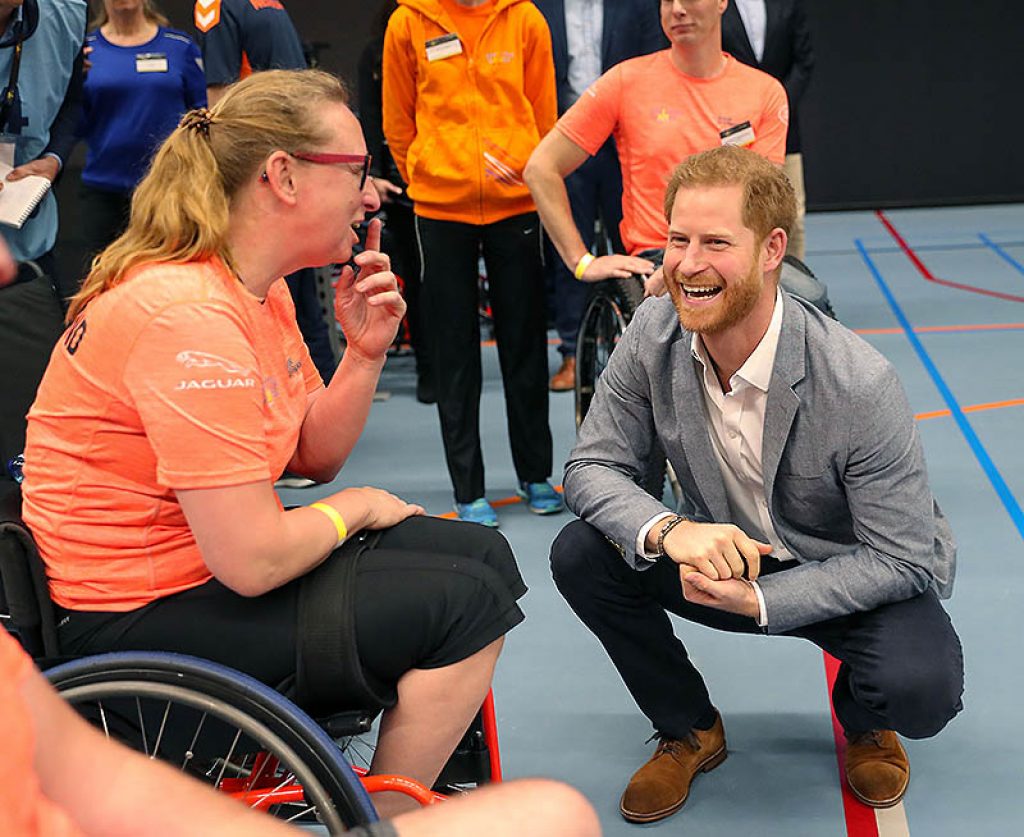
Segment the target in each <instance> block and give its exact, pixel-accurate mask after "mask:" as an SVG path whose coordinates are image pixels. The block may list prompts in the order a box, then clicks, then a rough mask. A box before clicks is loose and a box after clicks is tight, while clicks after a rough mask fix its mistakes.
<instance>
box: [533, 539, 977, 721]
mask: <svg viewBox="0 0 1024 837" xmlns="http://www.w3.org/2000/svg"><path fill="white" fill-rule="evenodd" d="M551 570H552V574H553V575H554V578H555V584H556V585H557V587H558V589H559V591H560V592H561V593H562V595H563V596H564V597H565V599H566V601H567V602H568V603H569V605H570V606H571V607H572V609H573V610H574V611H575V612H576V615H577V616H579V618H580V619H581V620H582V621H583V623H584V624H585V625H586V626H587V627H588V628H590V630H591V631H593V632H594V634H595V635H596V636H597V638H598V639H599V640H600V641H601V644H602V645H603V646H604V648H605V650H606V651H607V652H608V655H609V656H610V657H611V659H612V662H613V663H614V664H615V667H616V668H617V669H618V671H619V674H620V675H621V676H622V679H623V680H624V681H625V683H626V687H627V688H628V689H629V692H630V694H631V695H632V696H633V699H634V700H636V702H637V705H638V706H639V707H640V709H641V711H642V712H643V713H644V714H645V715H646V716H647V717H648V718H650V719H651V722H652V723H653V724H654V727H655V729H656V730H658V731H659V732H662V733H664V734H665V735H668V736H669V737H672V738H681V737H683V736H684V735H685V734H686V733H687V732H688V731H689V730H690V729H691V728H692V727H693V724H694V721H695V720H696V719H698V718H700V717H701V716H702V715H705V714H706V713H707V712H708V710H709V709H710V708H711V706H712V704H711V698H710V696H709V695H708V690H707V686H706V685H705V684H704V679H703V678H702V677H701V675H700V673H699V672H698V671H697V669H696V668H695V667H694V665H693V663H692V662H690V659H689V657H688V656H687V653H686V648H685V647H684V646H683V644H682V643H681V642H680V641H679V639H678V638H677V637H676V636H675V633H674V632H673V630H672V623H671V622H670V620H669V618H668V613H667V612H666V611H668V612H671V613H675V614H677V615H678V616H682V617H683V618H684V619H689V620H691V621H693V622H698V623H700V624H702V625H706V626H708V627H711V628H718V629H720V630H725V631H733V632H737V633H759V632H760V628H758V627H757V625H756V623H755V621H754V620H753V619H749V618H747V617H744V616H738V615H736V614H731V613H725V612H723V611H720V610H716V609H714V608H709V607H704V606H702V605H696V604H691V603H690V602H687V601H686V600H685V599H684V598H683V594H682V588H681V585H680V581H679V570H678V565H677V564H675V563H674V562H673V561H672V560H671V559H669V558H662V559H661V560H660V561H658V563H657V564H655V565H654V566H652V567H651V568H650V569H648V570H643V571H637V570H634V569H633V568H632V567H630V566H629V565H627V564H626V562H625V561H624V560H623V558H622V556H621V555H619V553H618V551H617V550H616V549H615V548H614V547H613V546H612V545H611V544H610V543H609V542H608V541H607V540H606V539H605V538H604V536H603V535H601V533H600V532H599V531H598V530H597V529H595V528H594V527H592V526H590V525H589V524H588V523H584V522H583V521H579V520H577V521H574V522H572V523H570V524H569V525H568V526H566V527H565V528H564V529H563V530H562V531H561V533H560V534H559V535H558V537H557V538H556V539H555V542H554V544H553V545H552V548H551ZM785 571H786V565H785V564H780V563H779V562H778V561H775V560H774V559H771V558H768V559H765V560H764V563H763V569H762V572H763V573H770V572H785ZM768 620H769V623H770V622H771V613H770V612H769V614H768ZM783 635H784V636H795V637H802V638H803V639H808V640H810V641H811V642H813V643H814V644H815V645H817V646H818V647H820V648H822V649H824V650H825V651H827V652H828V653H829V654H831V655H832V656H833V657H835V658H836V659H838V660H840V662H841V666H840V669H839V675H838V677H837V678H836V683H835V687H834V688H833V691H832V701H833V705H834V706H835V710H836V715H837V717H838V718H839V720H840V722H841V723H842V725H843V728H844V729H845V730H846V731H847V732H848V733H858V732H866V731H868V730H872V729H892V730H896V731H897V732H898V733H900V734H901V735H904V736H906V737H907V738H928V737H930V736H933V735H935V734H936V733H938V732H939V731H940V730H941V729H942V728H943V727H944V726H945V725H946V724H947V723H948V722H949V721H950V720H951V719H952V718H953V717H954V716H955V715H956V714H957V712H959V711H960V709H961V708H962V705H961V702H960V697H961V695H962V693H963V682H964V680H963V677H964V675H963V656H962V653H961V649H960V641H959V639H958V638H957V635H956V633H955V631H954V630H953V626H952V624H951V623H950V621H949V616H947V615H946V612H945V610H944V609H943V608H942V605H941V604H940V603H939V601H938V599H937V598H936V596H935V593H934V592H932V591H931V590H929V591H927V592H926V593H923V594H922V595H920V596H917V597H915V598H913V599H908V600H906V601H902V602H897V603H894V604H888V605H883V606H882V607H879V608H876V609H875V610H871V611H867V612H863V613H853V614H850V615H848V616H841V617H838V618H835V619H829V620H826V621H824V622H817V623H814V624H811V625H805V626H804V627H802V628H798V629H796V630H793V631H789V632H787V633H786V634H783Z"/></svg>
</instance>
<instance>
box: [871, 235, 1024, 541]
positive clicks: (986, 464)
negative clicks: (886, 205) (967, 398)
mask: <svg viewBox="0 0 1024 837" xmlns="http://www.w3.org/2000/svg"><path fill="white" fill-rule="evenodd" d="M853 243H854V246H855V247H856V248H857V250H858V251H860V255H861V258H863V259H864V262H865V263H866V264H867V266H868V270H870V271H871V275H872V276H874V278H875V282H877V283H878V287H879V289H880V290H881V291H882V296H884V297H885V301H886V302H888V303H889V307H890V308H891V309H892V313H893V314H894V315H895V317H896V319H897V321H898V322H899V324H900V326H901V327H902V328H903V331H904V333H905V334H906V335H907V340H909V341H910V345H911V346H913V347H914V351H915V352H917V356H918V358H919V359H920V360H921V363H922V364H923V365H924V368H925V371H927V372H928V375H929V376H930V377H931V379H932V382H933V383H934V384H935V387H936V388H937V389H938V390H939V394H940V395H941V396H942V400H943V401H945V402H946V406H947V407H948V408H949V412H950V413H951V414H952V416H953V419H954V421H956V424H957V427H959V428H960V432H961V433H962V434H963V435H964V438H965V439H966V440H967V444H968V445H969V446H970V448H971V451H972V452H973V453H974V456H975V458H976V459H977V460H978V464H979V465H981V469H982V470H983V471H984V472H985V476H987V477H988V481H989V482H990V483H992V487H993V488H994V489H995V490H996V494H998V495H999V499H1000V500H1001V501H1002V503H1003V507H1004V508H1005V509H1006V512H1007V514H1009V515H1010V519H1011V520H1012V521H1013V525H1014V526H1016V527H1017V532H1018V534H1019V535H1020V536H1021V538H1024V512H1022V511H1021V508H1020V504H1019V503H1018V502H1017V498H1016V497H1014V496H1013V492H1012V491H1010V488H1009V486H1008V485H1007V484H1006V481H1005V480H1004V479H1003V475H1002V474H1000V473H999V469H998V468H997V467H996V465H995V463H994V462H993V461H992V457H991V456H989V454H988V451H987V450H985V446H984V445H983V444H982V443H981V439H979V438H978V434H977V433H975V432H974V428H973V427H971V423H970V422H969V421H968V420H967V416H965V415H964V412H963V410H961V409H960V405H959V404H958V403H957V400H956V396H954V395H953V392H952V390H951V389H950V388H949V387H948V386H947V384H946V381H945V380H944V379H943V377H942V375H941V374H940V373H939V370H938V367H936V365H935V363H934V361H933V360H932V358H931V355H929V354H928V351H927V349H925V347H924V344H923V343H921V340H920V338H919V337H918V336H917V334H916V333H915V332H914V329H913V327H912V326H911V325H910V320H908V319H907V315H906V314H904V313H903V309H902V308H900V304H899V303H898V302H897V301H896V297H895V296H894V295H893V293H892V291H891V290H890V289H889V286H888V285H887V284H886V281H885V279H884V278H883V277H882V274H881V272H879V270H878V268H877V267H876V266H875V263H874V262H873V261H872V260H871V256H870V255H868V251H867V249H866V248H865V247H864V244H863V242H862V241H861V240H860V239H859V238H856V239H854V241H853Z"/></svg>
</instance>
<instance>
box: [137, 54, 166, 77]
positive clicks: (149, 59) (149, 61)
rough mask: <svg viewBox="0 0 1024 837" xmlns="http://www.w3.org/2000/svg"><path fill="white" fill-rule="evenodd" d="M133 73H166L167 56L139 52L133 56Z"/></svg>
mask: <svg viewBox="0 0 1024 837" xmlns="http://www.w3.org/2000/svg"><path fill="white" fill-rule="evenodd" d="M135 72H137V73H166V72H167V56H166V55H164V54H163V53H162V52H139V53H136V55H135Z"/></svg>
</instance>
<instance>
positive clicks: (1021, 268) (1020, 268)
mask: <svg viewBox="0 0 1024 837" xmlns="http://www.w3.org/2000/svg"><path fill="white" fill-rule="evenodd" d="M978 238H980V239H981V240H982V242H983V243H984V245H985V246H986V247H989V248H991V249H992V250H995V251H996V253H997V254H998V255H999V257H1000V258H1001V259H1002V260H1003V261H1004V262H1007V263H1008V264H1009V265H1010V267H1012V268H1014V269H1015V270H1016V271H1017V272H1018V273H1024V264H1021V263H1020V262H1019V261H1017V260H1016V259H1015V258H1014V257H1013V256H1011V255H1010V254H1009V253H1007V252H1006V251H1005V250H1004V249H1003V248H1002V247H1000V246H999V245H998V244H996V243H995V242H994V241H993V240H992V239H991V238H989V237H988V236H987V235H985V233H978Z"/></svg>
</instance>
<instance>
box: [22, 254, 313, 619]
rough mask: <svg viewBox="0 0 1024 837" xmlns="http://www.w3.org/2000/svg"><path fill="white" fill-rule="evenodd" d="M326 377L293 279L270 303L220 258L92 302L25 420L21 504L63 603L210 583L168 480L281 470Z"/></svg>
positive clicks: (134, 280)
mask: <svg viewBox="0 0 1024 837" xmlns="http://www.w3.org/2000/svg"><path fill="white" fill-rule="evenodd" d="M321 385H322V382H321V380H320V376H319V374H318V373H317V372H316V369H315V367H314V366H313V364H312V361H311V360H310V358H309V352H308V351H307V350H306V346H305V344H304V343H303V341H302V335H301V334H300V333H299V330H298V327H297V326H296V324H295V309H294V307H293V305H292V301H291V297H290V295H289V293H288V288H287V286H286V285H285V283H284V280H278V281H277V282H275V283H274V284H273V285H272V286H271V288H270V292H269V293H268V295H267V298H266V300H265V301H264V302H261V301H260V300H258V299H257V298H256V297H254V296H253V295H252V294H250V293H249V292H248V291H247V290H246V289H245V287H244V286H243V285H242V284H241V282H239V281H238V279H237V278H236V277H235V276H234V275H233V274H232V273H231V272H230V271H229V270H228V269H227V268H226V267H225V266H224V265H223V263H222V262H220V261H219V260H211V261H207V262H198V263H190V264H151V265H146V266H144V267H142V268H140V269H138V270H137V271H133V272H132V274H131V275H129V276H128V277H127V278H126V279H125V281H123V282H122V283H121V284H119V285H118V286H116V287H115V288H113V289H111V290H109V291H107V292H106V293H104V294H102V295H100V296H98V297H96V298H95V299H93V300H92V301H91V302H90V303H89V305H88V307H87V308H86V310H85V311H84V312H83V313H82V314H81V315H80V316H79V317H78V318H77V319H76V320H75V322H74V323H72V325H71V326H70V327H69V328H68V330H67V331H66V332H65V334H64V337H63V338H62V339H61V340H60V341H59V342H58V343H57V345H56V347H55V348H54V350H53V354H52V355H51V357H50V364H49V366H48V367H47V369H46V374H45V375H44V376H43V380H42V383H41V384H40V386H39V392H38V394H37V396H36V400H35V403H34V404H33V405H32V408H31V409H30V410H29V414H28V433H27V437H26V442H25V482H24V484H23V486H22V488H23V497H24V510H23V511H24V517H25V522H26V523H27V524H28V526H29V528H30V529H31V530H32V534H33V535H34V536H35V539H36V542H37V544H38V546H39V551H40V553H41V554H42V556H43V559H44V560H45V562H46V568H47V575H48V577H49V580H50V594H51V595H52V596H53V599H54V601H55V602H56V603H57V604H59V605H61V606H63V607H67V608H72V609H77V610H107V611H126V610H134V609H136V608H138V607H141V606H142V605H144V604H147V603H148V602H151V601H153V600H154V599H157V598H160V597H162V596H167V595H170V594H172V593H177V592H180V591H182V590H187V589H189V588H191V587H196V586H198V585H200V584H203V583H205V582H206V581H208V580H209V579H210V577H211V575H210V571H209V570H208V569H207V567H206V565H205V564H204V563H203V559H202V556H201V555H200V552H199V548H198V546H197V545H196V541H195V537H194V536H193V535H192V530H191V529H190V528H189V526H188V523H187V522H186V520H185V516H184V514H183V513H182V510H181V507H180V506H179V505H178V501H177V498H176V496H175V493H174V490H175V489H189V488H193V489H194V488H219V487H224V486H229V485H240V484H242V483H248V482H255V481H258V480H273V479H275V478H276V477H278V476H279V475H280V474H281V472H282V471H283V470H284V468H285V465H287V463H288V462H289V460H290V459H291V457H292V455H293V454H294V452H295V449H296V446H297V443H298V438H299V431H300V429H301V426H302V421H303V418H304V417H305V411H306V398H307V394H308V393H309V392H312V391H313V390H315V389H316V388H318V387H320V386H321ZM240 513H242V514H244V510H240Z"/></svg>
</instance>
